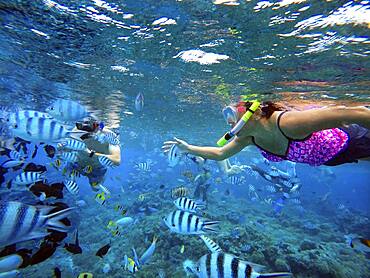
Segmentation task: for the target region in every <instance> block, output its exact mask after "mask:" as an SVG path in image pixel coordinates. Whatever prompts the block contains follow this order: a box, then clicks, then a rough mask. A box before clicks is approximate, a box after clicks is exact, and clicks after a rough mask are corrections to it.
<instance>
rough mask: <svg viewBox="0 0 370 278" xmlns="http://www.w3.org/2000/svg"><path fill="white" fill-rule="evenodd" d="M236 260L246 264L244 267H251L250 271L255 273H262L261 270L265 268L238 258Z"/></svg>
mask: <svg viewBox="0 0 370 278" xmlns="http://www.w3.org/2000/svg"><path fill="white" fill-rule="evenodd" d="M238 259H239V261H240V262H241V263H243V264H246V265H250V266H251V267H252V269H253V270H254V271H256V272H260V271H262V270H263V269H265V268H266V266H264V265H261V264H256V263H252V262H249V261H245V260H241V259H240V258H238Z"/></svg>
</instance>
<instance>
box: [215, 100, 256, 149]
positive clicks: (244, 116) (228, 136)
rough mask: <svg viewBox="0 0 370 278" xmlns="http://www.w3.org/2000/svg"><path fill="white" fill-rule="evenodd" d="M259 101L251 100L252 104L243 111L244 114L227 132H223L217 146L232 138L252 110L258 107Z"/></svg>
mask: <svg viewBox="0 0 370 278" xmlns="http://www.w3.org/2000/svg"><path fill="white" fill-rule="evenodd" d="M260 104H261V103H260V102H259V101H253V103H252V105H251V106H250V107H249V108H248V110H247V112H245V113H244V115H243V116H242V117H241V119H240V120H239V121H238V123H237V124H236V125H235V126H234V127H233V128H232V129H231V130H230V131H229V132H227V133H225V135H224V136H222V137H221V138H220V139H219V140H218V141H217V146H219V147H223V146H224V145H226V143H227V142H228V141H229V140H230V139H232V138H233V137H234V136H235V135H236V134H238V132H239V131H240V130H241V129H242V128H243V126H244V125H245V123H246V122H248V120H249V119H250V118H251V117H252V115H253V114H254V112H256V110H257V109H258V107H259V106H260Z"/></svg>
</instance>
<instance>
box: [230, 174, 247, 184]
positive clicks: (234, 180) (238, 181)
mask: <svg viewBox="0 0 370 278" xmlns="http://www.w3.org/2000/svg"><path fill="white" fill-rule="evenodd" d="M228 182H229V183H230V184H232V185H239V184H242V183H243V182H244V179H243V178H242V177H238V176H231V177H229V178H228Z"/></svg>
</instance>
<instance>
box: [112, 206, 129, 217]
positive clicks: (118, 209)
mask: <svg viewBox="0 0 370 278" xmlns="http://www.w3.org/2000/svg"><path fill="white" fill-rule="evenodd" d="M114 210H115V211H120V212H121V214H122V215H125V214H126V213H127V209H125V208H124V207H123V206H121V205H116V206H115V207H114Z"/></svg>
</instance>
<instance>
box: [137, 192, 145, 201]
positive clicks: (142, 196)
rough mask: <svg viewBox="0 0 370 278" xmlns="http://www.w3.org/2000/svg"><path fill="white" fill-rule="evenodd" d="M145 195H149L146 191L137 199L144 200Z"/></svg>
mask: <svg viewBox="0 0 370 278" xmlns="http://www.w3.org/2000/svg"><path fill="white" fill-rule="evenodd" d="M145 195H147V194H146V193H143V194H140V195H139V197H137V199H138V200H139V201H140V202H143V201H144V200H145Z"/></svg>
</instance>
